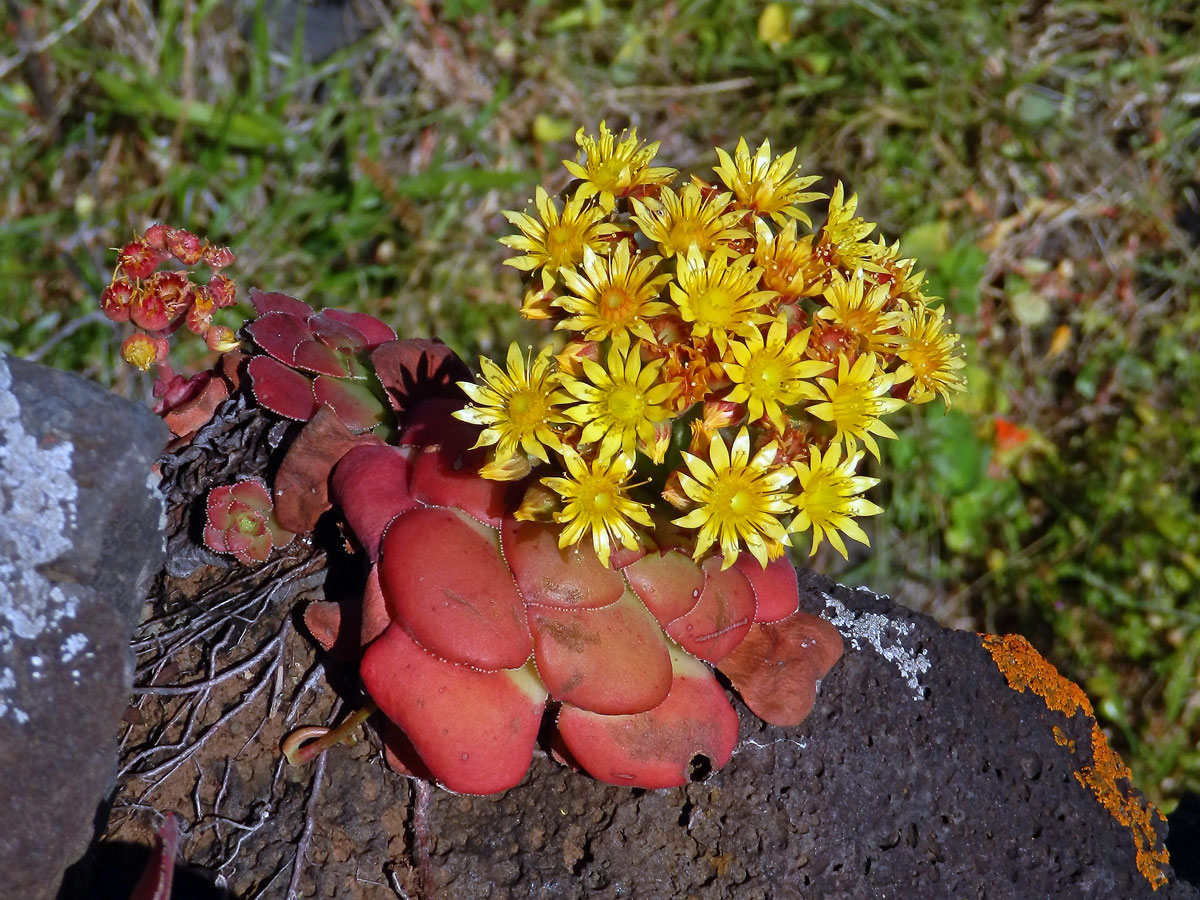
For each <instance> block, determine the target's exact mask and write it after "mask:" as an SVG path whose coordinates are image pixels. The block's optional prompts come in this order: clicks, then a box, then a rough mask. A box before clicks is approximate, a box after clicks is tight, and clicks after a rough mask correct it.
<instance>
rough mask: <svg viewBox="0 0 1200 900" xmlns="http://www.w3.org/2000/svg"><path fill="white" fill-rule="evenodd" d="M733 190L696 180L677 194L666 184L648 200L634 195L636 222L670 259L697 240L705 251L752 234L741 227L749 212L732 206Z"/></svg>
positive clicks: (665, 256)
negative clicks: (706, 189)
mask: <svg viewBox="0 0 1200 900" xmlns="http://www.w3.org/2000/svg"><path fill="white" fill-rule="evenodd" d="M731 199H733V195H732V194H730V193H724V194H718V193H716V192H712V193H710V194H709V195H708V196H707V197H705V195H704V193H703V192H702V191H701V190H700V188H699V187H698V186H697V185H695V184H689V185H686V186H685V187H684V188H683V190H682V191H680V192H679V193H678V194H676V193H675V192H674V191H673V190H671V189H670V188H669V187H667V188H663V189H662V191H661V193H660V194H659V195H658V199H657V200H654V199H649V200H647V201H645V202H643V201H641V200H639V199H637V198H636V197H635V198H634V199H633V203H632V205H633V210H634V215H633V217H632V218H633V222H634V224H635V225H637V226H638V227H639V228H640V229H641V230H642V234H644V235H646V237H648V238H650V240H652V241H654V242H656V243H657V244H658V252H659V253H661V254H662V255H663V257H664V258H666V259H670V258H671V257H672V256H674V255H675V254H676V253H686V252H687V250H688V248H689V247H691V246H692V245H693V244H695V245H696V246H697V247H699V248H700V251H701V252H702V253H708V252H709V251H710V250H712V249H713V248H715V247H723V246H728V245H729V244H730V243H731V242H733V241H736V240H741V239H743V238H748V237H750V236H751V235H750V232H749V231H747V230H746V229H744V228H740V227H738V226H739V223H740V222H741V220H742V217H743V216H744V215H745V212H744V211H742V210H738V209H734V210H730V209H729V201H730V200H731Z"/></svg>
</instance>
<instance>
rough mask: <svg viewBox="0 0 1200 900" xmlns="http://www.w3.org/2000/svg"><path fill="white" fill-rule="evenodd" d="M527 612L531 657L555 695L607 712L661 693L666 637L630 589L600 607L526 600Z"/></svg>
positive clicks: (667, 657)
mask: <svg viewBox="0 0 1200 900" xmlns="http://www.w3.org/2000/svg"><path fill="white" fill-rule="evenodd" d="M610 571H611V570H610ZM528 612H529V628H530V631H532V632H533V658H534V661H535V662H536V663H537V669H538V674H539V675H540V676H541V678H542V681H543V682H544V683H545V685H546V688H547V690H549V691H550V696H552V697H553V698H554V699H555V700H564V701H566V702H568V703H571V704H573V705H574V706H578V707H580V708H581V709H587V710H591V711H592V712H595V713H600V714H602V715H610V716H611V715H621V714H628V713H639V712H645V711H646V710H648V709H653V708H654V707H655V706H658V704H660V703H662V702H663V701H664V700H665V699H667V692H668V691H669V690H670V689H671V653H670V651H669V649H668V646H667V640H666V638H665V637H664V636H663V633H662V629H661V628H659V627H658V623H657V622H656V621H654V617H653V616H652V615H650V613H649V612H648V611H647V610H646V607H644V606H642V604H641V601H639V600H638V598H637V597H635V596H634V595H633V594H631V593H628V592H626V593H625V594H624V595H623V596H622V597H621V599H619V600H618V601H617V602H616V603H611V604H609V605H608V606H605V607H602V608H600V609H588V608H586V607H582V606H577V607H574V608H571V609H556V608H553V607H550V606H530V607H528Z"/></svg>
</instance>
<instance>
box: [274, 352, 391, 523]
mask: <svg viewBox="0 0 1200 900" xmlns="http://www.w3.org/2000/svg"><path fill="white" fill-rule="evenodd" d="M259 359H266V357H262V356H259V357H255V359H254V360H251V362H252V363H253V362H255V361H256V360H259ZM268 361H270V362H273V360H268ZM380 443H382V442H381V441H380V440H379V438H377V437H375V435H373V434H370V433H367V434H353V433H351V432H350V430H349V429H348V428H346V426H345V425H344V424H342V421H341V419H339V418H338V417H337V414H336V413H335V412H334V411H333V410H332V409H330V408H329V407H327V406H322V407H321V408H320V409H318V410H317V412H316V414H315V415H314V416H313V417H312V420H311V421H310V422H309V423H308V424H307V425H305V426H304V428H303V430H301V432H300V433H299V434H298V435H296V439H295V440H294V441H292V445H291V446H290V447H289V448H288V452H287V455H286V456H284V458H283V460H282V462H280V464H279V470H278V471H277V472H276V473H275V479H274V481H273V486H274V492H275V519H276V521H278V522H279V524H280V525H282V526H283V527H284V528H286V529H288V530H289V531H294V532H296V533H297V534H303V533H304V532H306V531H312V530H313V527H314V526H315V525H316V524H317V519H319V518H320V517H321V514H322V513H324V512H325V511H326V510H327V509H329V508H330V506H331V504H330V502H329V473H330V472H332V471H333V467H334V466H336V465H337V464H338V462H339V461H340V460H341V458H342V457H343V456H345V455H346V454H347V453H348V452H349V451H350V450H352V449H353V448H354V447H357V446H358V445H359V444H380Z"/></svg>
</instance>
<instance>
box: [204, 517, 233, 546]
mask: <svg viewBox="0 0 1200 900" xmlns="http://www.w3.org/2000/svg"><path fill="white" fill-rule="evenodd" d="M227 527H228V526H224V527H220V526H217V525H213V524H212V523H208V524H206V525H205V526H204V546H206V547H207V548H208V549H209V550H211V551H212V552H213V553H232V552H233V551H232V550H230V549H229V548H228V547H227V546H226V545H225V528H227Z"/></svg>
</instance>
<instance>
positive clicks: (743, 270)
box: [671, 244, 775, 354]
mask: <svg viewBox="0 0 1200 900" xmlns="http://www.w3.org/2000/svg"><path fill="white" fill-rule="evenodd" d="M732 256H733V254H732V252H731V251H730V250H727V249H725V248H724V247H718V248H717V249H716V250H714V251H713V252H712V255H711V256H709V257H708V258H707V259H706V258H705V257H704V254H702V253H701V252H700V248H699V247H697V246H696V245H695V244H693V245H692V246H691V247H690V248H689V249H688V252H687V255H686V256H684V255H681V256H680V257H679V265H678V273H677V276H676V280H675V281H673V282H672V283H671V299H673V300H674V301H675V305H676V306H677V307H679V315H680V317H681V318H682V319H683V321H685V322H687V323H689V324H691V326H692V336H693V337H696V338H708V337H711V338H712V340H713V342H714V343H716V345H717V350H718V351H720V352H721V353H722V354H724V352H725V347H726V345H727V343H728V340H729V335H731V334H734V335H738V336H740V337H750V335H751V334H752V333H753V332H755V331H758V326H759V325H765V324H766V323H768V322H770V321H771V316H769V315H767V314H766V312H764V311H763V306H764V305H765V304H766V303H767V302H768V301H770V300H773V299H774V298H775V294H774V292H772V291H760V290H758V279H759V276H760V275H761V272H760V271H759V270H758V269H756V268H751V265H750V264H751V263H752V262H753V261H754V259H753V257H751V256H742V257H739V258H737V259H734V260H733V262H730V258H731V257H732Z"/></svg>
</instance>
